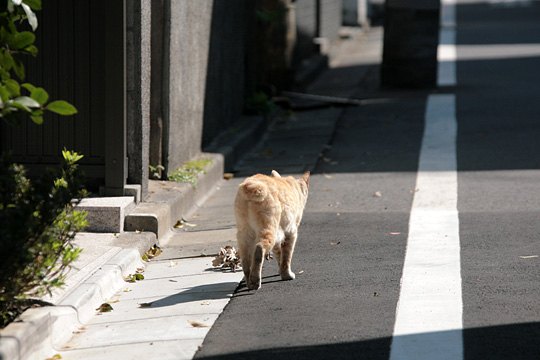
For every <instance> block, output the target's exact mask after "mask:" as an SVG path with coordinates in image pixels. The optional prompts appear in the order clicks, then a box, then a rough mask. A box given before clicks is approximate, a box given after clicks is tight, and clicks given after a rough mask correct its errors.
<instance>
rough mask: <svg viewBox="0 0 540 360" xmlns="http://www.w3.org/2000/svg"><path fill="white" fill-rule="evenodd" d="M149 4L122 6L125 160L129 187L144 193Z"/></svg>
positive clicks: (138, 1)
mask: <svg viewBox="0 0 540 360" xmlns="http://www.w3.org/2000/svg"><path fill="white" fill-rule="evenodd" d="M150 6H151V2H150V0H130V1H127V2H126V65H127V74H126V77H127V79H126V86H127V99H126V102H127V104H126V105H127V106H126V111H127V114H126V115H127V156H128V179H127V182H128V183H129V184H140V185H141V190H142V194H143V196H144V195H145V194H146V192H147V189H148V157H149V151H148V148H149V132H150V31H151V9H150Z"/></svg>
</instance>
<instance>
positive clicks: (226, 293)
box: [145, 282, 238, 308]
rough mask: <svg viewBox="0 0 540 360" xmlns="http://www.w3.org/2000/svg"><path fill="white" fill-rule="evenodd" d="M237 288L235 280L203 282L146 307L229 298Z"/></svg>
mask: <svg viewBox="0 0 540 360" xmlns="http://www.w3.org/2000/svg"><path fill="white" fill-rule="evenodd" d="M235 288H236V289H237V288H238V284H237V283H236V282H225V283H216V284H205V285H199V286H194V287H192V288H189V289H186V290H184V291H182V292H179V293H177V294H174V295H170V296H167V297H164V298H163V299H159V300H156V301H152V302H151V303H149V304H148V305H149V306H145V307H147V308H158V307H166V306H172V305H177V304H183V303H188V302H193V301H205V300H219V299H226V298H229V297H230V295H231V292H233V291H234V290H231V289H235Z"/></svg>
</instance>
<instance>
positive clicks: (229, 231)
mask: <svg viewBox="0 0 540 360" xmlns="http://www.w3.org/2000/svg"><path fill="white" fill-rule="evenodd" d="M381 37H382V29H373V30H372V31H371V32H370V33H369V34H360V33H355V34H352V36H351V39H350V40H347V41H344V43H343V44H342V46H340V47H339V48H338V51H337V53H336V54H335V57H334V58H335V61H334V63H333V64H332V65H333V67H332V68H331V69H329V70H328V71H327V72H325V73H323V74H322V75H321V76H320V77H319V79H317V80H316V81H315V82H314V83H313V84H312V85H311V86H310V87H309V88H308V89H305V90H304V91H303V92H306V93H310V94H317V95H325V96H334V97H341V98H351V97H353V96H354V94H355V93H357V92H358V89H359V87H361V84H362V82H364V81H366V78H369V76H370V72H371V71H373V69H374V68H376V66H374V65H376V64H378V62H379V61H380V48H381ZM291 100H292V103H293V105H294V106H296V107H297V111H295V112H294V113H293V114H292V115H291V116H282V117H279V118H277V119H275V121H273V123H272V124H271V125H270V127H269V128H268V131H267V132H266V134H265V135H264V137H263V139H262V141H261V142H260V143H259V145H258V146H257V147H256V148H255V149H254V150H253V151H250V152H248V153H246V154H244V156H243V158H242V160H241V161H239V162H237V164H236V165H235V167H234V172H235V173H236V176H237V177H236V178H234V179H232V180H228V181H226V180H220V181H218V183H217V185H216V186H215V187H214V189H211V190H208V191H206V190H205V191H206V192H207V193H208V194H207V195H211V196H209V197H208V198H207V199H206V201H204V202H202V203H197V202H196V201H195V200H191V201H194V202H195V203H192V204H191V206H188V207H187V208H189V209H190V210H189V211H188V210H186V209H187V208H184V210H182V211H183V212H182V214H172V215H171V216H173V215H174V216H176V217H177V218H178V220H181V218H182V217H184V218H185V220H187V221H188V224H184V225H183V226H179V227H172V225H174V224H173V221H172V220H171V219H172V218H171V219H169V220H167V221H168V222H169V223H168V225H167V227H168V229H169V230H168V232H166V233H165V235H162V236H161V235H160V239H159V241H160V246H161V248H162V250H163V252H162V253H161V254H160V255H159V256H157V257H156V258H154V259H152V260H150V261H149V262H147V263H144V262H143V261H141V255H142V254H144V252H145V251H146V250H147V249H148V248H149V247H150V246H151V245H152V244H153V243H155V242H156V236H155V234H154V233H146V232H138V231H137V232H131V233H124V234H120V235H114V234H108V235H103V234H100V235H98V234H81V235H79V236H78V240H77V241H78V242H79V244H81V246H82V247H83V248H84V249H85V250H84V252H83V255H82V256H81V259H79V262H78V263H77V264H76V265H75V266H76V268H77V269H76V270H77V271H76V272H75V273H74V274H73V275H72V276H71V277H70V278H69V279H68V286H67V288H66V289H65V290H64V291H62V292H59V293H56V294H54V295H53V296H52V297H51V298H49V299H48V300H49V301H50V302H52V303H53V304H55V305H56V306H54V307H45V308H36V309H30V310H29V311H27V312H25V313H24V314H23V316H22V317H21V319H22V320H24V321H23V322H22V323H13V324H12V325H10V326H8V327H7V328H6V329H4V330H2V331H1V332H0V359H29V358H31V359H34V358H36V359H39V358H47V357H50V356H53V355H55V354H59V355H61V357H62V359H104V358H111V359H112V358H121V359H139V358H159V359H191V358H192V357H193V356H194V354H195V353H196V351H197V350H198V348H199V346H200V345H201V344H202V342H203V340H204V337H205V336H206V334H207V332H208V331H209V329H210V327H211V326H212V324H213V323H214V321H215V320H216V319H217V317H218V316H219V314H220V313H221V312H222V310H223V308H224V307H225V305H226V304H227V303H228V301H229V298H230V297H231V296H232V294H233V292H234V290H235V289H236V288H237V286H238V283H239V282H240V280H241V278H242V276H243V273H242V272H241V271H240V272H236V273H233V272H230V271H222V270H221V269H215V268H213V267H212V265H211V261H212V259H213V256H211V255H214V254H215V253H217V252H218V251H219V249H220V247H222V246H225V245H228V244H230V245H235V244H236V240H235V231H236V230H235V221H234V214H233V202H234V196H235V194H236V188H237V186H238V184H239V183H240V182H241V181H242V180H243V176H248V175H251V174H252V173H255V172H267V173H269V172H270V171H271V170H272V169H276V170H278V171H280V172H281V173H284V174H294V173H301V172H303V171H305V170H311V169H313V168H314V167H315V165H316V164H317V162H319V161H326V160H325V159H324V156H323V153H324V152H325V151H326V149H328V147H329V142H330V141H331V139H332V136H333V132H334V129H335V126H336V123H337V122H338V121H339V119H340V117H341V114H342V112H343V107H340V106H335V105H336V104H333V103H332V102H327V101H325V100H316V101H314V100H306V99H305V98H302V97H301V96H300V97H298V98H295V97H291ZM156 188H159V186H157V187H156ZM153 196H154V198H156V199H157V198H162V197H167V194H166V193H163V194H161V193H156V194H154V195H153ZM143 204H144V203H143ZM193 205H195V206H193ZM144 206H149V205H144ZM143 215H144V214H143ZM173 220H174V219H173ZM133 230H135V229H133ZM142 230H144V229H142ZM157 232H158V233H160V234H162V233H163V231H162V230H159V231H157ZM136 273H141V274H143V276H144V279H143V280H140V281H136V282H134V283H130V282H126V281H125V280H124V279H125V278H126V277H129V276H131V275H133V274H136ZM101 304H108V305H110V306H111V307H112V311H108V312H102V311H100V310H97V308H99V307H100V305H101Z"/></svg>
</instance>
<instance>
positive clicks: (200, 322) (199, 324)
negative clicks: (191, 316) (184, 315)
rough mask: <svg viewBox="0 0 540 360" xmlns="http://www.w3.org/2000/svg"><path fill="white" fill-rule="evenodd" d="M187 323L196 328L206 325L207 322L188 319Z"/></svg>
mask: <svg viewBox="0 0 540 360" xmlns="http://www.w3.org/2000/svg"><path fill="white" fill-rule="evenodd" d="M188 323H189V324H190V325H191V326H193V327H196V328H200V327H208V325H207V324H205V323H203V322H202V321H198V320H188Z"/></svg>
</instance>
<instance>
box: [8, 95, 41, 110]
mask: <svg viewBox="0 0 540 360" xmlns="http://www.w3.org/2000/svg"><path fill="white" fill-rule="evenodd" d="M13 101H16V102H18V103H19V104H23V105H24V106H26V107H29V108H38V107H40V106H41V105H40V104H39V103H38V102H37V101H36V100H34V99H32V98H31V97H28V96H19V97H18V98H15V99H13Z"/></svg>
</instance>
